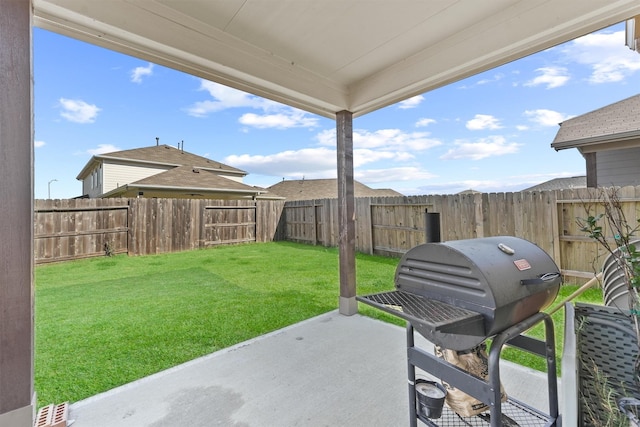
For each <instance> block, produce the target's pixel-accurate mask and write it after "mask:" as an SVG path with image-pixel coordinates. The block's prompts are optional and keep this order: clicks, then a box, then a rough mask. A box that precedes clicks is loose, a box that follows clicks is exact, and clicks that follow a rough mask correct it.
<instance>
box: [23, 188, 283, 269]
mask: <svg viewBox="0 0 640 427" xmlns="http://www.w3.org/2000/svg"><path fill="white" fill-rule="evenodd" d="M283 205H284V202H282V201H269V200H266V201H263V200H259V201H251V200H204V199H144V198H140V199H71V200H36V203H35V213H34V222H35V228H34V255H35V262H36V263H43V262H51V261H64V260H69V259H77V258H86V257H92V256H101V255H104V254H105V252H106V251H107V250H109V251H111V252H112V253H128V254H130V255H146V254H156V253H164V252H177V251H184V250H191V249H197V248H203V247H208V246H213V245H224V244H234V243H242V242H255V241H258V242H265V241H271V240H273V239H274V238H275V236H276V229H277V226H278V221H279V220H280V217H281V212H282V209H283Z"/></svg>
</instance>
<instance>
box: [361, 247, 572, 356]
mask: <svg viewBox="0 0 640 427" xmlns="http://www.w3.org/2000/svg"><path fill="white" fill-rule="evenodd" d="M560 282H561V275H560V271H559V269H558V267H557V266H556V265H555V263H554V262H553V260H552V259H551V257H549V255H547V254H546V253H545V252H544V251H543V250H542V249H540V248H539V247H538V246H536V245H535V244H533V243H531V242H529V241H527V240H524V239H519V238H516V237H511V236H497V237H487V238H480V239H468V240H457V241H451V242H445V243H427V244H424V245H418V246H416V247H414V248H412V249H411V250H409V251H408V252H407V253H406V254H405V255H404V256H403V257H402V259H401V260H400V263H399V264H398V267H397V269H396V277H395V285H396V290H395V291H391V292H385V293H382V294H375V295H369V296H363V297H358V300H360V301H362V302H365V303H367V304H369V305H372V306H374V307H376V308H379V309H381V310H384V311H386V312H388V313H391V314H394V315H397V316H399V317H402V318H404V319H405V320H407V321H409V322H411V323H412V324H413V326H414V328H415V329H416V330H417V331H418V332H420V333H421V334H422V335H424V336H425V337H426V338H427V339H429V340H430V341H432V342H434V343H435V344H438V345H441V346H443V347H445V348H449V349H452V350H466V349H469V348H472V347H474V346H476V345H478V344H480V343H481V342H482V341H484V340H485V339H486V338H488V337H489V336H493V335H495V334H497V333H499V332H501V331H503V330H504V329H506V328H508V327H510V326H512V325H513V324H515V323H517V322H520V321H522V320H524V319H526V318H527V317H529V316H531V315H533V314H535V313H537V312H538V311H540V310H541V309H542V308H544V307H546V306H547V305H549V304H550V303H551V302H552V301H553V300H554V299H555V297H556V295H557V293H558V289H559V287H560Z"/></svg>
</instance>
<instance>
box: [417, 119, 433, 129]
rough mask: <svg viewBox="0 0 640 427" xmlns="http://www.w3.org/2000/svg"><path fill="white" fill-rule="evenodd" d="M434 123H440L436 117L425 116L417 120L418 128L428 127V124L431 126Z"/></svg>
mask: <svg viewBox="0 0 640 427" xmlns="http://www.w3.org/2000/svg"><path fill="white" fill-rule="evenodd" d="M433 123H438V122H436V121H435V119H427V118H424V119H420V120H418V121H417V122H416V127H417V128H423V127H427V126H429V125H430V124H433Z"/></svg>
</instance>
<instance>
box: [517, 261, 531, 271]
mask: <svg viewBox="0 0 640 427" xmlns="http://www.w3.org/2000/svg"><path fill="white" fill-rule="evenodd" d="M513 263H514V264H515V265H516V267H517V268H518V270H520V271H523V270H528V269H530V268H531V264H529V261H527V260H526V259H524V258H523V259H517V260H515V261H513Z"/></svg>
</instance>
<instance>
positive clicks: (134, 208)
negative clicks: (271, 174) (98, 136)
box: [34, 186, 640, 282]
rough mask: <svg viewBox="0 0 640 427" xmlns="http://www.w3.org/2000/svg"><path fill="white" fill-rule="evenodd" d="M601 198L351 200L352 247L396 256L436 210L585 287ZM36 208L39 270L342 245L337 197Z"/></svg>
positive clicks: (458, 229) (597, 252)
mask: <svg viewBox="0 0 640 427" xmlns="http://www.w3.org/2000/svg"><path fill="white" fill-rule="evenodd" d="M618 195H619V197H620V199H621V202H622V203H623V205H624V211H625V215H626V217H627V220H628V222H629V224H630V225H632V226H634V225H635V224H637V220H638V219H639V218H640V186H638V187H624V188H621V189H619V190H618ZM598 200H599V193H598V190H594V189H573V190H561V191H543V192H521V193H482V194H481V193H476V194H457V195H446V196H442V195H433V196H413V197H383V198H357V199H356V204H355V214H356V216H355V227H356V250H357V251H359V252H364V253H370V254H378V255H384V256H401V255H402V254H403V253H404V252H406V251H407V250H409V249H410V248H412V247H414V246H416V245H418V244H420V243H423V242H424V241H425V240H426V236H425V233H426V231H425V211H428V212H438V213H440V218H441V238H442V240H445V241H446V240H459V239H470V238H476V237H488V236H498V235H510V236H517V237H521V238H523V239H527V240H529V241H531V242H534V243H535V244H537V245H538V246H540V247H541V248H542V249H543V250H544V251H545V252H547V253H548V254H549V255H550V256H551V257H552V258H553V259H554V261H555V262H556V264H558V265H559V266H560V268H561V269H562V271H563V273H564V274H565V279H566V280H567V281H571V282H581V281H585V279H587V278H590V277H592V276H593V274H594V272H596V271H598V270H599V269H600V268H601V266H602V263H603V262H604V259H605V258H606V255H607V254H606V253H605V252H604V251H603V250H602V249H601V248H600V247H599V246H598V244H596V243H595V242H593V241H592V240H591V239H589V238H588V237H587V236H586V235H585V233H583V232H581V231H580V229H579V227H578V225H577V223H576V220H577V218H584V217H586V215H587V213H586V210H585V208H586V207H588V208H590V209H591V213H592V214H596V213H601V212H602V206H601V205H600V204H599V203H598ZM35 205H36V209H35V244H34V252H35V260H36V262H37V263H42V262H48V261H62V260H68V259H75V258H82V257H89V256H98V255H104V254H105V249H106V248H105V244H107V248H108V249H109V250H111V251H113V252H114V253H128V254H130V255H145V254H155V253H163V252H176V251H183V250H190V249H197V248H203V247H207V246H212V245H221V244H234V243H242V242H253V241H258V242H265V241H271V240H290V241H296V242H302V243H308V244H313V245H324V246H337V245H338V205H337V199H322V200H310V201H295V202H287V203H286V204H285V203H283V202H282V201H268V200H267V201H262V200H259V201H250V200H232V201H229V200H200V199H193V200H192V199H144V198H141V199H77V200H76V199H72V200H37V201H36V204H35ZM605 233H609V234H610V232H608V231H607V230H605ZM639 237H640V236H639Z"/></svg>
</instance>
